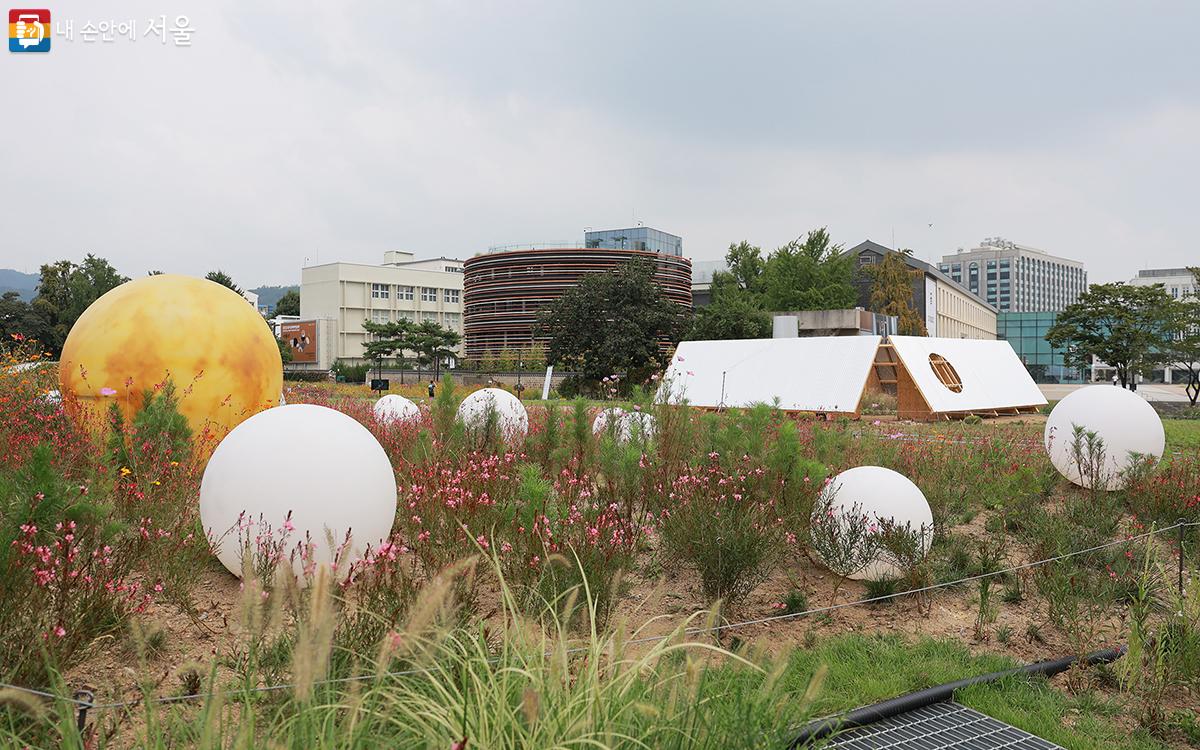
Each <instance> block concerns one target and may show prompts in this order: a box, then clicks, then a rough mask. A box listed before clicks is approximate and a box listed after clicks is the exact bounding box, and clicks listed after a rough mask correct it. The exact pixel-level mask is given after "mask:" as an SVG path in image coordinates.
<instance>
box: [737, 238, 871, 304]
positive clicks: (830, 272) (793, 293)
mask: <svg viewBox="0 0 1200 750" xmlns="http://www.w3.org/2000/svg"><path fill="white" fill-rule="evenodd" d="M751 288H752V287H751ZM762 288H763V296H764V299H763V305H764V306H765V307H766V309H768V310H840V309H843V308H847V307H854V302H855V299H856V298H857V295H856V294H855V291H854V259H853V258H852V257H850V256H848V255H846V254H845V253H844V252H843V250H842V246H841V245H835V244H833V243H832V242H831V241H830V238H829V232H828V231H827V230H826V229H825V228H824V227H822V228H821V229H814V230H812V231H810V232H809V233H808V235H807V236H805V238H804V239H803V240H799V239H797V240H792V241H791V242H789V243H787V244H786V245H784V246H783V247H781V248H779V249H778V250H776V251H775V252H773V253H771V256H770V257H769V258H767V260H766V263H765V264H764V265H763V271H762Z"/></svg>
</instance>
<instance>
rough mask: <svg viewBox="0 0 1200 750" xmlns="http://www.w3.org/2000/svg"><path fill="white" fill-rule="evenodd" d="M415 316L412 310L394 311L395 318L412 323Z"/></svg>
mask: <svg viewBox="0 0 1200 750" xmlns="http://www.w3.org/2000/svg"><path fill="white" fill-rule="evenodd" d="M416 317H417V316H416V313H414V312H413V311H412V310H397V311H396V320H407V321H408V322H409V323H413V322H415V321H416Z"/></svg>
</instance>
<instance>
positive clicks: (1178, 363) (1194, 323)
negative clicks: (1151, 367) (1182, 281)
mask: <svg viewBox="0 0 1200 750" xmlns="http://www.w3.org/2000/svg"><path fill="white" fill-rule="evenodd" d="M1198 278H1200V277H1198ZM1170 321H1171V322H1170V326H1169V334H1168V336H1167V340H1166V343H1165V344H1164V345H1163V362H1164V363H1165V364H1167V365H1169V366H1170V367H1171V368H1172V369H1174V370H1177V371H1181V372H1183V373H1184V374H1186V376H1187V382H1186V383H1184V392H1185V393H1187V397H1188V400H1189V401H1191V402H1192V406H1195V405H1196V401H1197V399H1198V398H1200V294H1198V295H1196V296H1189V297H1185V298H1184V299H1180V300H1173V301H1172V303H1171V318H1170Z"/></svg>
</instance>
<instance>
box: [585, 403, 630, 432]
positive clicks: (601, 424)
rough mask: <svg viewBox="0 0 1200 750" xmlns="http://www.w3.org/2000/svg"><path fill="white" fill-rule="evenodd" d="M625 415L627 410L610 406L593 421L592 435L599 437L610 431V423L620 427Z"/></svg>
mask: <svg viewBox="0 0 1200 750" xmlns="http://www.w3.org/2000/svg"><path fill="white" fill-rule="evenodd" d="M624 414H625V410H624V409H622V408H621V407H619V406H610V407H608V408H607V409H605V410H603V411H601V412H600V413H599V414H597V415H596V418H595V419H593V420H592V434H593V435H599V434H600V433H602V432H604V431H605V430H606V429H608V425H609V423H612V424H614V425H620V423H621V417H622V416H623V415H624Z"/></svg>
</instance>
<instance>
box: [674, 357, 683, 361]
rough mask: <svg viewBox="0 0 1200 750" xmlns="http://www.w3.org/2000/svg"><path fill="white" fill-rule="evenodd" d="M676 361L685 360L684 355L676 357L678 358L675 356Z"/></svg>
mask: <svg viewBox="0 0 1200 750" xmlns="http://www.w3.org/2000/svg"><path fill="white" fill-rule="evenodd" d="M675 361H676V362H682V361H683V357H676V358H675Z"/></svg>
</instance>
